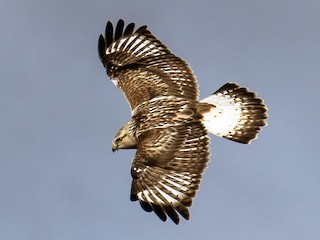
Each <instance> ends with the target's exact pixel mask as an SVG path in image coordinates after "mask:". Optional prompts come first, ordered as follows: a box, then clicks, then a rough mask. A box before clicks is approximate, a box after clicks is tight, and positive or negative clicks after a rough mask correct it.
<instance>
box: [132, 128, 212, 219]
mask: <svg viewBox="0 0 320 240" xmlns="http://www.w3.org/2000/svg"><path fill="white" fill-rule="evenodd" d="M206 134H207V132H206V130H205V128H204V126H203V125H202V123H201V122H192V123H188V124H184V125H180V126H175V127H168V128H165V129H152V130H149V131H147V132H145V133H143V134H142V136H141V141H140V142H139V144H138V149H137V153H136V156H135V159H134V161H133V163H132V169H131V174H132V177H133V181H132V188H131V201H137V200H139V202H140V205H141V207H142V208H143V209H144V210H145V211H148V212H151V211H154V212H155V213H156V214H157V215H158V217H159V218H160V219H161V220H163V221H166V219H167V216H169V217H170V218H171V219H172V220H173V221H174V222H175V223H176V224H178V223H179V216H178V213H179V214H180V215H181V216H183V217H184V218H185V219H189V218H190V215H189V211H188V207H190V206H191V203H192V198H193V197H194V196H195V194H196V191H197V190H198V188H199V184H200V181H201V178H202V174H203V171H204V169H205V168H206V166H207V163H208V160H209V148H208V145H209V137H208V136H207V135H206Z"/></svg>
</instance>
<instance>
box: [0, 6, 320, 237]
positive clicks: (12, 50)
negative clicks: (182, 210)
mask: <svg viewBox="0 0 320 240" xmlns="http://www.w3.org/2000/svg"><path fill="white" fill-rule="evenodd" d="M119 18H123V19H124V20H125V21H126V23H128V22H131V21H133V22H136V24H137V26H140V25H144V24H147V25H148V27H149V29H150V30H151V32H152V33H153V34H154V35H155V36H157V37H158V38H159V39H160V40H162V42H164V43H165V44H167V45H168V47H169V48H170V49H171V50H172V51H173V52H174V53H175V54H177V55H179V56H181V57H183V58H184V59H185V60H186V61H187V62H189V64H190V65H191V67H192V69H193V70H194V72H195V74H196V76H197V78H198V80H199V86H200V96H201V98H204V97H206V96H207V95H208V94H210V93H212V92H213V91H215V90H216V89H218V88H219V87H220V86H222V85H223V84H224V83H226V82H228V81H233V82H238V83H239V84H240V85H242V86H246V87H249V88H250V89H251V90H253V91H256V92H257V93H258V96H259V97H261V98H263V99H265V102H266V103H267V105H268V107H269V109H270V110H269V115H270V117H269V119H268V123H269V126H268V127H265V128H264V129H263V131H262V132H261V133H260V135H259V139H258V140H256V141H254V142H253V143H252V144H250V145H241V144H237V143H233V142H230V141H227V140H225V139H220V138H218V137H212V139H211V145H210V147H211V153H212V154H211V162H210V164H209V168H208V169H207V171H206V173H205V176H204V179H203V182H202V184H201V187H200V191H199V192H198V195H197V197H196V198H195V200H194V203H193V206H192V207H191V209H190V212H191V220H190V221H185V220H183V219H182V220H181V223H180V225H179V226H176V225H175V224H174V223H172V222H171V221H167V222H166V223H163V222H162V221H160V220H159V219H158V218H157V216H156V215H155V214H154V213H146V212H144V211H143V210H142V209H141V207H140V206H139V204H138V203H137V202H130V200H129V192H130V187H131V176H130V165H131V160H132V159H133V156H134V151H130V150H127V151H125V150H123V151H119V152H116V153H112V151H111V141H112V139H113V136H114V134H115V133H116V132H117V130H118V129H119V128H120V127H121V125H122V124H123V123H125V122H126V121H127V120H128V119H129V118H130V112H129V107H128V106H127V103H126V101H125V99H124V98H123V96H122V94H121V93H120V91H118V89H116V88H115V87H114V85H113V84H112V83H111V81H110V80H109V79H108V78H107V76H106V74H105V69H104V68H103V66H102V65H101V64H100V61H99V58H98V54H97V40H98V36H99V34H100V33H103V32H104V28H105V24H106V21H107V20H111V21H113V22H116V21H118V19H119ZM0 35H1V38H0V43H1V48H0V110H1V118H0V238H1V239H10V240H11V239H19V240H20V239H30V240H31V239H32V240H38V239H39V240H42V239H50V240H51V239H54V240H56V239H58V240H64V239H65V240H73V239H75V240H82V239H83V240H87V239H95V240H96V239H97V240H100V239H101V240H106V239H140V240H144V239H148V240H150V239H152V240H153V239H162V240H163V239H176V240H180V239H214V240H224V239H237V240H240V239H243V240H248V239H253V240H256V239H259V240H265V239H272V240H274V239H279V240H280V239H281V240H284V239H285V240H286V239H288V240H289V239H290V240H292V239H297V240H301V239H315V240H316V239H319V237H320V187H319V186H320V156H319V155H320V154H319V152H320V150H319V148H320V146H319V134H320V131H319V130H320V128H319V120H320V119H319V118H320V111H319V105H320V97H319V87H320V2H319V1H312V0H310V1H294V0H290V1H289V0H282V1H266V0H261V1H257V0H250V1H249V0H245V1H236V0H234V1H229V0H226V1H221V0H219V1H217V0H207V1H182V0H181V1H174V0H171V1H163V0H162V1H147V0H146V1H141V0H140V1H133V0H130V1H129V0H126V1H108V0H101V1H94V0H93V1H54V0H52V1H31V0H30V1H6V0H3V1H2V2H1V4H0Z"/></svg>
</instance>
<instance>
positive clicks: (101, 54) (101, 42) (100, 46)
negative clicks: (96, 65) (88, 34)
mask: <svg viewBox="0 0 320 240" xmlns="http://www.w3.org/2000/svg"><path fill="white" fill-rule="evenodd" d="M98 54H99V58H100V61H101V62H102V63H103V62H104V58H105V55H106V43H105V40H104V37H103V36H102V35H100V37H99V41H98Z"/></svg>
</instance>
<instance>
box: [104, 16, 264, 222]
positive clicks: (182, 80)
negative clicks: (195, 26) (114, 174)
mask: <svg viewBox="0 0 320 240" xmlns="http://www.w3.org/2000/svg"><path fill="white" fill-rule="evenodd" d="M134 26H135V24H134V23H130V24H128V25H127V26H126V27H125V25H124V21H123V20H121V19H120V20H119V21H118V23H117V25H116V27H115V30H114V29H113V25H112V23H111V22H108V23H107V26H106V30H105V36H102V35H100V38H99V43H98V52H99V57H100V60H101V62H102V64H103V66H104V67H105V68H106V71H107V74H108V76H109V77H110V79H111V80H112V82H113V83H114V84H115V85H116V86H117V87H118V88H119V89H120V90H121V91H122V92H123V93H124V95H125V97H126V99H127V101H128V103H129V105H130V107H131V115H132V118H131V120H130V121H129V122H127V123H126V124H125V125H124V126H123V127H122V128H121V129H120V130H119V131H118V133H117V134H116V136H115V138H114V140H113V142H112V150H113V151H115V150H118V149H137V151H136V155H135V157H134V159H133V161H132V166H131V175H132V178H133V180H132V188H131V201H137V200H138V201H139V203H140V205H141V207H142V208H143V209H144V210H145V211H147V212H151V211H154V212H155V213H156V214H157V215H158V217H159V218H160V219H161V220H163V221H166V219H167V216H169V217H170V218H171V219H172V220H173V222H175V223H176V224H178V223H179V215H178V213H179V214H180V215H181V216H182V217H184V218H185V219H189V218H190V215H189V211H188V207H190V206H191V203H192V198H193V197H195V195H196V191H197V190H198V189H199V184H200V181H201V178H202V175H203V173H204V170H205V169H206V167H207V164H208V161H209V155H210V153H209V137H208V135H207V133H208V132H210V133H213V134H215V135H217V136H220V137H224V138H227V139H229V140H232V141H236V142H240V143H249V142H250V141H251V140H252V139H254V138H256V136H257V134H258V132H259V131H260V129H261V127H262V126H264V125H266V121H265V119H266V118H267V113H266V112H267V108H266V106H265V104H264V103H263V100H261V99H259V98H257V97H256V94H255V93H254V92H251V91H249V90H248V89H247V88H243V87H240V86H239V85H238V84H236V83H226V84H225V85H223V86H222V87H221V88H220V89H218V90H217V91H216V92H214V93H213V94H212V95H210V96H209V97H207V98H205V99H203V100H199V98H198V92H199V91H198V84H197V80H196V77H195V75H194V74H193V72H192V70H191V69H190V67H189V65H188V64H187V63H186V62H185V61H184V60H183V59H181V58H180V57H177V56H176V55H174V54H173V53H172V52H171V51H170V50H169V49H168V48H167V47H166V46H165V45H164V44H163V43H162V42H160V41H159V40H158V39H157V38H156V37H155V36H154V35H152V34H151V33H150V31H149V30H147V26H142V27H140V28H138V29H137V30H136V31H134Z"/></svg>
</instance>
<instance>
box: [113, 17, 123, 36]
mask: <svg viewBox="0 0 320 240" xmlns="http://www.w3.org/2000/svg"><path fill="white" fill-rule="evenodd" d="M123 27H124V21H123V20H122V19H120V20H119V21H118V23H117V27H116V31H115V36H114V40H118V39H119V38H121V36H122V32H123Z"/></svg>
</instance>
